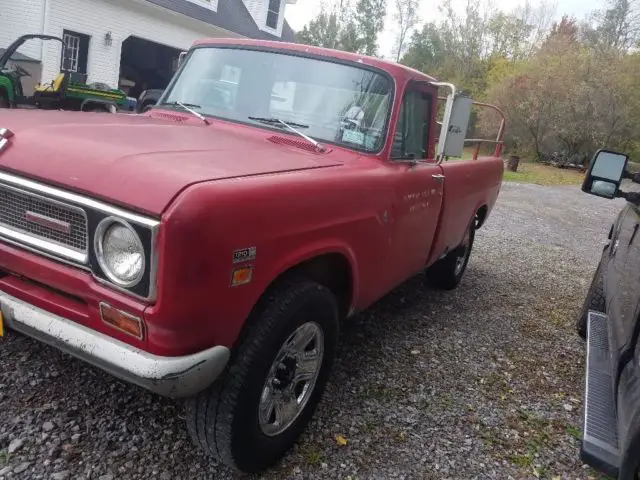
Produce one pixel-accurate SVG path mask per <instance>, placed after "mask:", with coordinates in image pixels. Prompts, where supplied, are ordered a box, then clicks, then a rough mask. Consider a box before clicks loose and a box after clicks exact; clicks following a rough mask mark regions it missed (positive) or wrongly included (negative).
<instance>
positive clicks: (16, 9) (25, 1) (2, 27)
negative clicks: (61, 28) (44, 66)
mask: <svg viewBox="0 0 640 480" xmlns="http://www.w3.org/2000/svg"><path fill="white" fill-rule="evenodd" d="M43 11H44V0H20V1H0V48H6V47H8V46H9V45H10V44H11V43H13V41H14V40H16V39H17V38H18V37H20V36H21V35H25V34H27V33H42V15H43ZM41 43H42V42H41V41H40V40H29V41H28V42H26V43H25V44H24V45H23V46H22V48H20V49H19V50H18V51H19V52H20V53H22V54H23V55H27V56H29V57H31V58H35V59H36V60H40V50H41V48H42V47H41Z"/></svg>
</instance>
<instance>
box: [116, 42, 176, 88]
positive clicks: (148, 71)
mask: <svg viewBox="0 0 640 480" xmlns="http://www.w3.org/2000/svg"><path fill="white" fill-rule="evenodd" d="M180 52H181V50H180V49H178V48H173V47H168V46H166V45H161V44H159V43H155V42H151V41H149V40H145V39H144V38H139V37H134V36H131V37H129V38H127V39H126V40H125V41H124V42H123V43H122V54H121V57H120V88H122V89H123V90H125V91H127V90H128V94H129V96H130V97H134V98H138V97H140V94H141V93H142V92H143V91H145V90H148V89H156V88H157V89H164V88H166V86H167V84H168V83H169V81H170V80H171V77H172V76H173V74H174V72H175V70H176V68H177V66H178V57H179V56H180Z"/></svg>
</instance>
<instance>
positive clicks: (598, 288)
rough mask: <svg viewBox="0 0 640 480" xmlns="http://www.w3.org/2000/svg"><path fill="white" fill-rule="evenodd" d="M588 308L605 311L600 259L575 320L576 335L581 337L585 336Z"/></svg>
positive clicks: (605, 301)
mask: <svg viewBox="0 0 640 480" xmlns="http://www.w3.org/2000/svg"><path fill="white" fill-rule="evenodd" d="M589 310H595V311H596V312H602V313H606V311H607V299H606V297H605V294H604V281H603V278H602V261H600V263H599V264H598V268H597V269H596V271H595V273H594V274H593V278H592V279H591V285H589V290H588V291H587V296H586V298H585V299H584V303H583V304H582V309H581V310H580V313H579V314H578V319H577V321H576V330H577V332H578V335H580V336H581V337H582V338H583V339H586V338H587V316H588V314H589Z"/></svg>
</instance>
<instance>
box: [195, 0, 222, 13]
mask: <svg viewBox="0 0 640 480" xmlns="http://www.w3.org/2000/svg"><path fill="white" fill-rule="evenodd" d="M188 1H189V2H191V3H195V4H196V5H200V6H201V7H204V8H209V9H211V10H213V11H214V12H217V11H218V0H188Z"/></svg>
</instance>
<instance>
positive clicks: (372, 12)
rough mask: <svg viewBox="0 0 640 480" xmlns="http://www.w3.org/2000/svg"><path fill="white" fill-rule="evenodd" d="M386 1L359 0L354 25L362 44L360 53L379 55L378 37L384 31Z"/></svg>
mask: <svg viewBox="0 0 640 480" xmlns="http://www.w3.org/2000/svg"><path fill="white" fill-rule="evenodd" d="M386 6H387V1H386V0H358V2H357V3H356V9H355V12H354V23H355V26H356V28H357V31H358V37H359V38H360V40H361V42H362V44H361V48H360V53H363V54H365V55H376V54H377V53H378V35H380V32H382V30H383V29H384V17H385V16H386Z"/></svg>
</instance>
